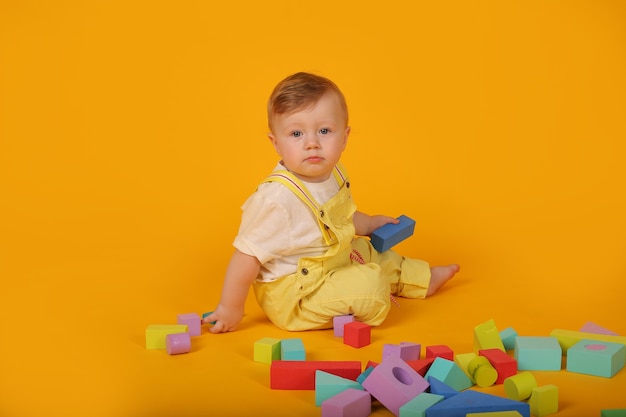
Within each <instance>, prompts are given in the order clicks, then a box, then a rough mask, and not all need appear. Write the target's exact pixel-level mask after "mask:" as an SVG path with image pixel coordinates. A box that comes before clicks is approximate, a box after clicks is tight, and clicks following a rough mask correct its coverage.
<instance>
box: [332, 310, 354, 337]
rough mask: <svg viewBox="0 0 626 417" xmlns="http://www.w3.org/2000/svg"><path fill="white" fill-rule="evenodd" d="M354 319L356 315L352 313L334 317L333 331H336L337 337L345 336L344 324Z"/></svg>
mask: <svg viewBox="0 0 626 417" xmlns="http://www.w3.org/2000/svg"><path fill="white" fill-rule="evenodd" d="M353 321H354V316H353V315H352V314H347V315H345V316H335V317H333V331H334V332H335V337H343V326H345V325H346V324H348V323H352V322H353Z"/></svg>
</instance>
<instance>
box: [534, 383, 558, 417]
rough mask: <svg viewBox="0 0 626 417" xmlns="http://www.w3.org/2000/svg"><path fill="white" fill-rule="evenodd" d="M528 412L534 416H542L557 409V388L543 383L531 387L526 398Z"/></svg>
mask: <svg viewBox="0 0 626 417" xmlns="http://www.w3.org/2000/svg"><path fill="white" fill-rule="evenodd" d="M528 404H529V405H530V413H531V414H532V415H533V416H535V417H544V416H548V415H550V414H554V413H556V412H558V411H559V388H558V387H556V386H555V385H544V386H542V387H537V388H533V391H532V393H531V394H530V399H529V400H528Z"/></svg>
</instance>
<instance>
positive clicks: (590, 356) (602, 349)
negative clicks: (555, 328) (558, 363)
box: [566, 339, 626, 378]
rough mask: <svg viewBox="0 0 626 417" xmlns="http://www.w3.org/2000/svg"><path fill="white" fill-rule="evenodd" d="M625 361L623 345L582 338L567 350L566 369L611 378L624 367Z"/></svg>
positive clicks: (625, 355)
mask: <svg viewBox="0 0 626 417" xmlns="http://www.w3.org/2000/svg"><path fill="white" fill-rule="evenodd" d="M625 362H626V347H625V346H624V345H622V344H619V343H611V342H601V341H597V340H586V339H583V340H581V341H580V342H578V343H576V344H575V345H574V346H572V347H571V348H569V349H568V350H567V365H566V369H567V370H568V371H570V372H576V373H579V374H587V375H595V376H602V377H605V378H611V377H613V376H614V375H615V374H616V373H617V372H619V371H620V370H621V369H622V368H623V367H624V364H625Z"/></svg>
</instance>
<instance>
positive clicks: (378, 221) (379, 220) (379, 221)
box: [371, 215, 400, 232]
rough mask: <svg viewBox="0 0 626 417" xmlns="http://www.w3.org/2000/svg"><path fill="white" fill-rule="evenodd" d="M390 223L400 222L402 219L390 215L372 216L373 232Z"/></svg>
mask: <svg viewBox="0 0 626 417" xmlns="http://www.w3.org/2000/svg"><path fill="white" fill-rule="evenodd" d="M388 223H393V224H398V223H400V220H398V219H396V218H393V217H389V216H382V215H376V216H372V223H371V230H372V232H373V231H374V230H376V229H378V228H379V227H382V226H384V225H386V224H388Z"/></svg>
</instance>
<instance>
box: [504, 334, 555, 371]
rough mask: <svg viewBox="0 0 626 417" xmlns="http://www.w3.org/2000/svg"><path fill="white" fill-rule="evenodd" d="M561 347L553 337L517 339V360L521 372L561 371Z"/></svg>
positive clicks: (520, 337)
mask: <svg viewBox="0 0 626 417" xmlns="http://www.w3.org/2000/svg"><path fill="white" fill-rule="evenodd" d="M561 357H562V351H561V346H560V345H559V342H558V340H557V339H556V338H554V337H551V336H518V337H516V338H515V360H516V361H517V369H519V370H520V371H560V370H561Z"/></svg>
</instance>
